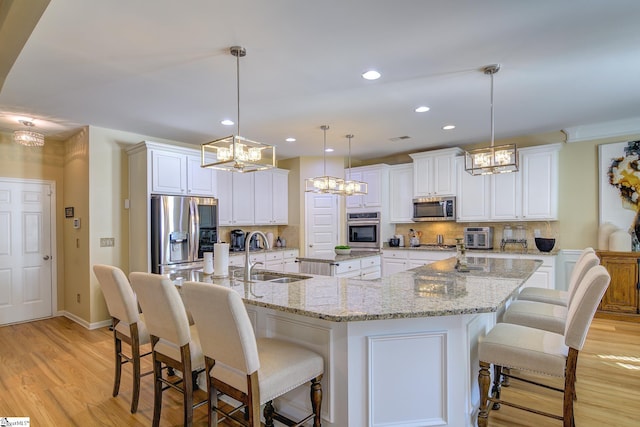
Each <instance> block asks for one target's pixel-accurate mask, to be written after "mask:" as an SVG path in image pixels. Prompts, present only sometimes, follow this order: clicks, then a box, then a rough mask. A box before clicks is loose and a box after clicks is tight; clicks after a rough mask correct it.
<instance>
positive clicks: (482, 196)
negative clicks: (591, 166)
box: [457, 144, 562, 221]
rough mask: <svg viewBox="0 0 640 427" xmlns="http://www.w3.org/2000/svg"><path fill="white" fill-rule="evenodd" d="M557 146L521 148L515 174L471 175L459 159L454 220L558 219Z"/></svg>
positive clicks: (558, 146)
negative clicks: (456, 215)
mask: <svg viewBox="0 0 640 427" xmlns="http://www.w3.org/2000/svg"><path fill="white" fill-rule="evenodd" d="M561 147H562V146H561V145H560V144H549V145H541V146H536V147H529V148H521V149H519V150H518V152H519V171H518V172H514V173H505V174H496V175H480V176H471V175H469V174H468V173H467V172H465V170H464V159H463V158H459V160H458V165H457V173H458V198H457V214H458V218H457V219H458V221H513V220H516V221H539V220H556V219H557V218H558V156H559V151H560V148H561Z"/></svg>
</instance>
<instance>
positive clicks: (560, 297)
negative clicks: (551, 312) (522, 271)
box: [518, 248, 600, 307]
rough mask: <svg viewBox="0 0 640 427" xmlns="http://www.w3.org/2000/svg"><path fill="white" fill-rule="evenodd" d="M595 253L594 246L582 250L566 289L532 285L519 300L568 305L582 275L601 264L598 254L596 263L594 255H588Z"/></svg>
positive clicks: (522, 292)
mask: <svg viewBox="0 0 640 427" xmlns="http://www.w3.org/2000/svg"><path fill="white" fill-rule="evenodd" d="M595 253H596V251H594V250H593V248H585V249H583V250H582V252H581V253H580V256H579V257H578V260H577V261H576V264H575V266H574V267H573V271H572V272H571V277H569V286H568V288H567V290H566V291H560V290H556V289H547V288H538V287H534V286H531V287H528V288H524V289H523V290H522V291H521V292H520V294H519V295H518V300H523V301H537V302H544V303H547V304H555V305H562V306H565V307H566V306H567V305H568V302H569V298H570V295H571V294H573V293H575V286H576V285H577V284H578V283H580V281H581V280H582V276H584V274H585V273H586V272H587V270H588V269H589V268H590V267H593V266H594V265H598V264H600V259H599V258H598V257H597V256H596V261H597V262H596V264H593V262H594V260H593V258H592V257H587V255H589V254H593V255H594V256H595ZM585 258H588V259H585ZM584 263H587V264H588V266H585V265H584ZM585 268H586V270H585Z"/></svg>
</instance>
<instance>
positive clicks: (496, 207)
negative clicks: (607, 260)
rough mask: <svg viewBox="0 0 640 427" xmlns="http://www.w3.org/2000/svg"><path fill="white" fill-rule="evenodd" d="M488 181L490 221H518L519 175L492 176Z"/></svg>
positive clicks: (520, 206) (519, 206) (519, 201)
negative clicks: (489, 183)
mask: <svg viewBox="0 0 640 427" xmlns="http://www.w3.org/2000/svg"><path fill="white" fill-rule="evenodd" d="M490 181H491V219H495V220H503V221H504V220H513V219H520V218H521V217H522V192H521V191H520V173H519V172H515V173H501V174H498V175H492V176H491V178H490Z"/></svg>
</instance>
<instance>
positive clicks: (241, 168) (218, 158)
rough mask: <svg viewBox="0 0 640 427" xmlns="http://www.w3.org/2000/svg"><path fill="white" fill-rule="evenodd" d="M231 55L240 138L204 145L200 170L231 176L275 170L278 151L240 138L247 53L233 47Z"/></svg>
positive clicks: (219, 140) (226, 138)
mask: <svg viewBox="0 0 640 427" xmlns="http://www.w3.org/2000/svg"><path fill="white" fill-rule="evenodd" d="M229 51H230V53H231V55H233V56H235V57H236V89H237V90H236V95H237V107H238V111H237V113H238V116H237V124H238V127H237V134H236V135H230V136H227V137H225V138H221V139H217V140H215V141H211V142H207V143H204V144H202V147H201V164H200V166H201V167H203V168H213V169H220V170H224V171H229V172H255V171H260V170H266V169H271V168H273V167H275V165H276V149H275V147H274V146H273V145H269V144H264V143H261V142H256V141H252V140H250V139H247V138H243V137H242V136H240V58H241V57H244V56H246V55H247V51H246V49H245V48H243V47H241V46H232V47H231V48H230V49H229Z"/></svg>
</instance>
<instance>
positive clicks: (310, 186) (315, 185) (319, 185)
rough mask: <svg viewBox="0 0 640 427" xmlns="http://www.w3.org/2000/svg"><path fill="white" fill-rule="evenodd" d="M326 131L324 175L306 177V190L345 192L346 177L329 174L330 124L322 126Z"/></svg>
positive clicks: (329, 192) (323, 155)
mask: <svg viewBox="0 0 640 427" xmlns="http://www.w3.org/2000/svg"><path fill="white" fill-rule="evenodd" d="M320 129H322V131H323V132H324V149H323V151H322V153H323V154H322V160H323V163H324V169H323V173H324V175H323V176H318V177H315V178H307V179H305V189H304V191H305V192H310V193H324V194H338V195H342V194H344V179H342V178H336V177H335V176H328V175H327V154H326V153H327V151H326V150H327V130H328V129H329V126H328V125H322V126H320Z"/></svg>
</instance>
